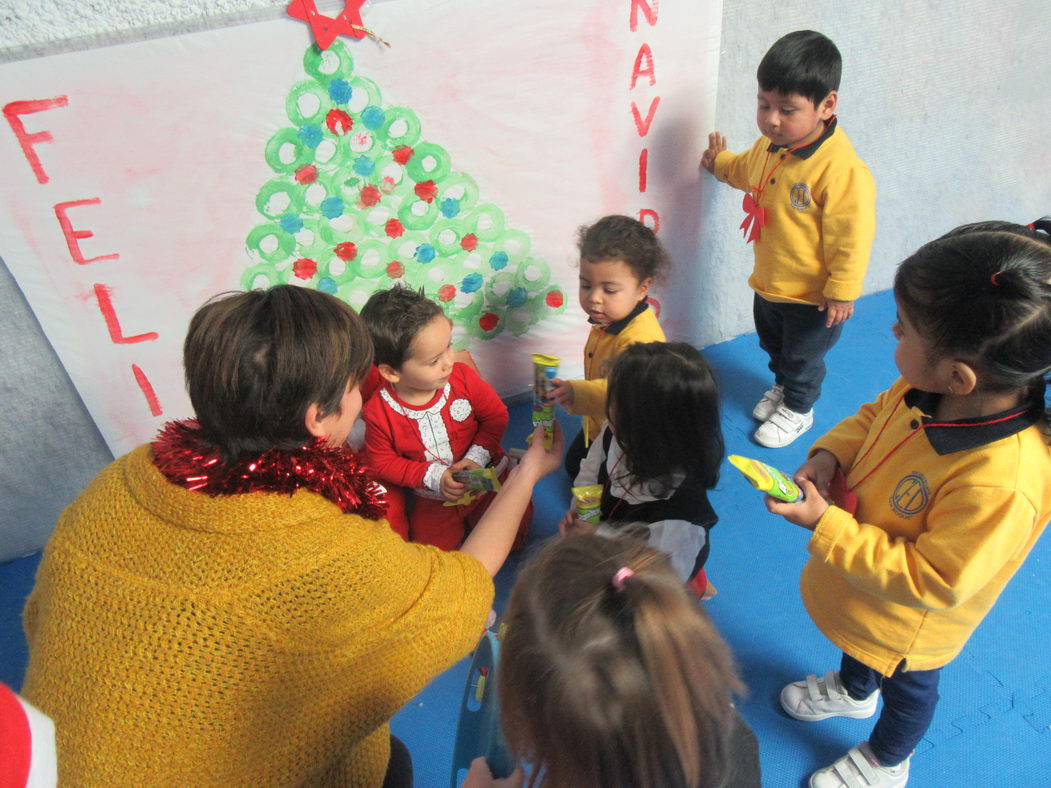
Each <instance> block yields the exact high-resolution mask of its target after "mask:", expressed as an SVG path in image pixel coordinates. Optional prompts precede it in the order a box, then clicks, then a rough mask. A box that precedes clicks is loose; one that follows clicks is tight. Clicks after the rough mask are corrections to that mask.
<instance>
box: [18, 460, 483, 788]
mask: <svg viewBox="0 0 1051 788" xmlns="http://www.w3.org/2000/svg"><path fill="white" fill-rule="evenodd" d="M492 599H493V585H492V581H491V580H490V579H489V576H488V574H487V573H486V571H485V569H484V567H483V566H482V564H481V563H480V562H478V561H476V560H475V559H473V558H471V557H469V556H467V555H465V554H463V553H445V552H441V551H440V550H438V549H436V548H433V547H424V546H420V545H414V544H407V543H406V542H404V541H402V539H401V538H400V537H399V536H397V534H395V533H394V532H393V531H391V529H390V528H389V527H388V525H387V524H386V523H385V522H383V521H370V520H365V519H363V518H361V517H358V516H356V515H352V514H344V513H342V512H341V511H340V509H339V508H338V507H337V506H336V505H335V504H334V503H332V502H330V501H329V500H327V499H326V498H324V497H322V496H321V495H318V494H316V493H313V492H309V491H305V490H299V491H297V492H296V493H295V494H293V495H291V496H289V495H282V494H278V493H250V494H243V495H228V496H218V497H210V496H208V495H206V494H204V493H200V492H191V491H189V490H187V489H184V488H183V487H180V486H178V485H176V484H172V483H170V482H169V481H168V480H167V479H166V478H165V477H164V476H163V475H162V474H161V473H160V472H159V471H158V470H157V468H156V467H155V466H154V464H153V462H152V459H151V452H150V449H149V447H148V446H142V447H140V448H138V449H136V450H135V451H133V452H131V453H130V454H128V455H126V456H124V457H122V458H120V459H118V460H117V461H115V462H114V463H113V464H112V465H110V466H109V467H108V468H106V469H105V470H104V471H103V472H102V473H101V474H100V475H99V476H98V477H97V478H96V479H95V480H94V481H93V482H92V483H91V485H90V486H89V487H88V488H87V489H86V490H85V491H84V492H83V493H81V495H80V496H79V497H78V498H77V500H76V501H74V502H73V504H72V505H71V506H70V507H69V508H68V509H67V510H66V511H65V513H64V514H63V515H62V517H61V519H60V520H59V522H58V525H57V527H56V529H55V532H54V534H53V536H52V537H51V539H50V541H49V542H48V545H47V548H46V549H45V551H44V557H43V560H42V563H41V565H40V569H39V572H38V574H37V581H36V586H35V588H34V589H33V592H32V594H31V595H30V597H29V600H28V602H27V604H26V609H25V616H24V618H25V629H26V634H27V637H28V640H29V648H30V661H29V670H28V673H27V675H26V683H25V687H24V690H23V691H24V693H25V696H26V697H27V698H28V699H29V700H31V702H32V703H33V704H35V705H36V706H38V707H39V708H40V709H41V710H43V711H44V712H45V713H47V714H48V715H50V716H51V718H52V719H53V720H54V721H55V730H56V733H57V737H58V763H59V778H60V781H61V783H62V784H64V785H71V786H107V787H108V786H124V785H127V786H144V785H149V786H161V785H171V786H188V785H244V786H269V785H274V786H277V785H282V786H283V785H351V786H378V785H380V784H381V783H382V781H383V776H384V773H385V771H386V767H387V761H388V758H389V735H390V732H389V726H388V721H389V719H390V718H391V716H392V715H393V714H394V713H395V712H396V711H397V710H398V709H399V708H400V707H401V706H402V705H403V704H404V703H405V702H406V701H408V700H409V699H411V698H412V697H413V695H415V694H416V693H417V692H418V691H419V690H420V689H421V688H422V687H423V686H424V685H425V684H426V683H427V682H428V681H429V680H430V679H431V678H433V677H434V676H435V675H437V674H438V673H439V672H441V671H442V670H444V669H445V668H446V667H448V666H449V665H450V664H452V663H453V662H455V661H456V660H458V659H459V658H461V657H463V656H464V655H465V654H467V653H468V652H469V651H470V650H471V649H472V648H473V647H474V645H475V644H476V643H477V641H478V637H479V634H480V633H481V631H482V628H483V626H484V624H485V618H486V614H487V612H488V610H489V608H490V604H491V602H492ZM443 735H444V734H443ZM448 735H452V733H451V732H448Z"/></svg>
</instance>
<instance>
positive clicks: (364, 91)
mask: <svg viewBox="0 0 1051 788" xmlns="http://www.w3.org/2000/svg"><path fill="white" fill-rule="evenodd" d="M348 82H349V84H350V89H351V95H350V101H348V102H347V112H349V113H350V114H351V116H352V117H353V119H354V128H355V129H363V128H365V124H364V123H362V122H361V111H362V110H363V109H365V107H370V106H377V107H380V106H382V105H383V94H382V93H381V92H380V89H379V87H378V86H377V85H376V83H375V82H373V81H372V80H371V79H369V78H368V77H354V78H353V79H351V80H348Z"/></svg>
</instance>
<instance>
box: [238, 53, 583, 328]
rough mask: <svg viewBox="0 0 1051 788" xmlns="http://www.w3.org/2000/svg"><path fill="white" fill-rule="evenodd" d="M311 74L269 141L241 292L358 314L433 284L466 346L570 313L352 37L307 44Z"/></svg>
mask: <svg viewBox="0 0 1051 788" xmlns="http://www.w3.org/2000/svg"><path fill="white" fill-rule="evenodd" d="M303 67H304V70H305V71H306V73H307V74H308V75H309V77H310V79H307V80H305V81H303V82H299V83H298V84H296V85H295V86H294V87H293V88H292V90H291V91H290V92H289V94H288V98H287V100H286V101H285V111H286V113H287V115H288V119H289V120H290V121H291V123H292V126H291V127H288V128H284V129H281V130H280V131H278V132H277V134H275V135H274V136H273V137H272V138H271V139H270V141H269V142H268V143H267V145H266V152H265V156H266V161H267V164H269V165H270V167H271V169H273V171H274V172H275V173H276V175H275V176H274V177H273V178H272V179H271V180H270V181H268V182H267V183H266V184H264V185H263V187H262V188H261V189H260V190H259V193H258V195H257V196H256V207H257V208H258V210H259V213H260V214H262V215H263V216H264V217H265V219H266V221H265V222H264V223H263V224H260V225H259V226H257V227H256V228H254V229H253V230H252V231H251V232H250V233H249V234H248V238H247V240H246V244H247V247H248V252H249V255H250V256H251V257H252V259H253V261H254V264H253V265H252V266H251V267H249V268H248V269H247V270H246V271H245V272H244V275H243V277H242V280H241V284H242V287H244V288H246V289H249V288H252V287H265V286H268V285H271V284H278V283H287V282H295V283H298V284H303V285H306V286H309V287H315V288H317V289H318V290H322V291H324V292H326V293H332V294H334V295H336V296H338V297H340V298H342V299H343V300H345V301H347V302H348V303H349V304H351V305H352V306H354V307H355V308H360V307H361V306H362V304H364V303H365V300H366V299H367V298H368V296H369V295H370V294H371V293H373V292H374V291H376V290H379V289H382V288H386V287H390V286H391V285H392V284H395V283H397V282H404V283H407V284H409V285H411V286H413V287H423V288H424V290H425V292H426V293H427V294H428V295H429V296H430V297H431V298H433V299H434V300H436V301H437V302H438V303H439V304H441V305H442V308H443V309H444V310H445V313H446V314H447V315H448V316H449V317H450V318H452V320H453V322H454V324H455V325H456V326H457V328H458V329H459V330H458V331H457V332H456V333H455V336H456V345H457V347H465V346H466V345H467V344H468V343H469V342H470V340H471V339H472V338H480V339H490V338H492V337H494V336H496V335H497V334H499V333H501V332H502V331H504V330H508V331H511V332H512V333H514V334H522V333H524V332H525V331H527V330H528V329H529V327H530V326H532V325H534V324H535V323H537V322H538V321H540V320H542V319H544V318H545V317H547V316H549V315H552V314H555V313H558V312H561V311H562V310H563V309H564V308H565V303H566V298H565V293H564V292H563V291H562V289H561V288H560V287H559V286H558V285H557V284H553V283H552V282H551V281H550V279H551V276H550V269H549V267H548V265H547V263H546V262H545V261H543V260H538V259H536V258H534V257H532V256H531V255H530V246H531V242H530V238H529V236H528V235H527V234H526V233H524V232H522V231H521V230H516V229H513V228H511V227H509V226H508V225H507V222H506V219H505V217H504V214H503V212H502V211H501V210H500V208H499V207H497V206H496V205H494V204H492V203H488V202H485V201H483V200H482V198H481V194H480V190H479V188H478V185H477V184H476V183H475V181H474V180H473V179H472V178H471V177H470V176H469V175H467V174H466V173H462V172H457V171H456V170H455V169H454V168H453V166H452V161H451V159H450V156H449V154H448V152H447V151H446V150H445V149H444V148H442V147H441V146H439V145H436V144H435V143H433V142H427V141H424V140H423V138H422V129H421V124H420V120H419V118H418V117H417V116H416V114H415V113H414V112H413V111H412V110H411V109H409V108H408V107H397V106H388V105H385V104H384V102H383V98H382V95H381V93H380V89H379V88H378V87H377V86H376V83H375V82H373V81H372V80H370V79H368V78H366V77H364V76H361V75H357V74H355V73H354V62H353V59H352V58H351V55H350V53H349V52H348V51H347V48H346V47H345V46H344V44H343V43H342V42H341V41H335V42H334V43H333V44H332V45H331V46H330V47H329V48H328V49H327V50H324V51H322V50H320V49H318V48H317V47H316V46H312V47H310V48H309V49H308V50H307V52H306V54H305V56H304V58H303Z"/></svg>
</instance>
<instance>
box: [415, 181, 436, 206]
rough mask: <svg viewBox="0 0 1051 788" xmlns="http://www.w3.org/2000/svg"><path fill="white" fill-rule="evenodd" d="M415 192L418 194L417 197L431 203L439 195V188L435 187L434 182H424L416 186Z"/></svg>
mask: <svg viewBox="0 0 1051 788" xmlns="http://www.w3.org/2000/svg"><path fill="white" fill-rule="evenodd" d="M414 191H415V192H416V196H417V197H419V198H420V199H421V200H423V201H424V202H431V201H432V200H434V198H435V196H436V195H437V194H438V187H437V186H436V185H435V183H434V181H422V182H421V183H417V184H416V188H415V189H414Z"/></svg>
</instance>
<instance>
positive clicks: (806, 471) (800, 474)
mask: <svg viewBox="0 0 1051 788" xmlns="http://www.w3.org/2000/svg"><path fill="white" fill-rule="evenodd" d="M838 470H839V460H837V459H836V455H835V454H833V453H832V452H830V451H828V450H827V449H818V450H817V451H816V452H814V456H813V457H811V458H810V459H809V460H807V461H806V462H804V463H803V464H802V465H800V466H799V470H797V471H796V475H795V478H796V479H797V480H799V479H807V480H808V481H810V482H813V484H814V486H815V487H817V489H818V492H820V493H821V494H822V495H825V494H827V492H828V485H829V484H830V483H831V482H832V477H833V476H835V475H836V471H838Z"/></svg>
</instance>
